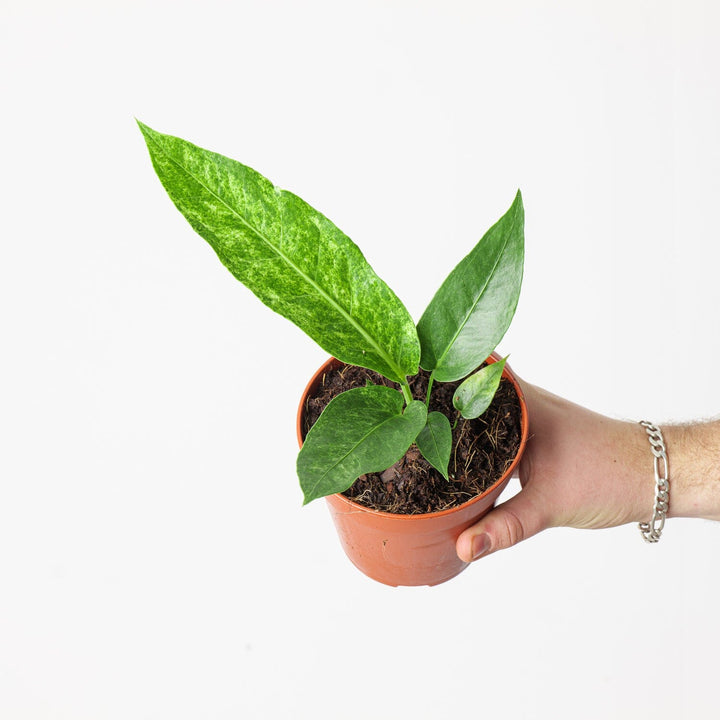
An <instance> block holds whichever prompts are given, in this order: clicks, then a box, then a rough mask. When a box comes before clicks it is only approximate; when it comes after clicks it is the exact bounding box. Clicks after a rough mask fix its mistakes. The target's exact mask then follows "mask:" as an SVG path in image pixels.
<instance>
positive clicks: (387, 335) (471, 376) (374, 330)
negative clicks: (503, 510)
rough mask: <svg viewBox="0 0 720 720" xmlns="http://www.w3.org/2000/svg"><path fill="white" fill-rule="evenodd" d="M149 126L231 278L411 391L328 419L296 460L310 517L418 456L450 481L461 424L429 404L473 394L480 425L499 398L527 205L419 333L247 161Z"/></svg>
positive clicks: (349, 245) (352, 360) (329, 234)
mask: <svg viewBox="0 0 720 720" xmlns="http://www.w3.org/2000/svg"><path fill="white" fill-rule="evenodd" d="M138 124H139V127H140V130H141V131H142V134H143V136H144V138H145V142H146V143H147V147H148V150H149V151H150V157H151V159H152V163H153V166H154V168H155V171H156V173H157V175H158V177H159V178H160V181H161V183H162V184H163V186H164V187H165V190H166V191H167V193H168V195H169V196H170V198H171V199H172V201H173V203H174V204H175V206H176V207H177V208H178V210H179V211H180V212H181V213H182V214H183V215H184V216H185V217H186V218H187V220H188V222H189V223H190V225H191V226H192V227H193V229H194V230H195V231H196V232H197V233H198V234H199V235H201V236H202V237H203V238H204V239H205V240H207V242H208V243H209V244H210V245H211V246H212V248H213V250H215V252H216V253H217V255H218V257H219V258H220V260H221V262H222V263H223V264H224V265H225V266H226V267H227V268H228V270H230V272H231V273H232V274H233V275H234V276H235V277H236V278H237V279H238V280H240V282H242V283H243V284H244V285H246V286H247V287H248V288H249V289H250V290H251V291H252V292H253V293H254V294H255V295H256V296H257V297H258V298H259V299H260V300H261V301H262V302H263V303H265V305H267V306H268V307H269V308H271V309H272V310H274V311H275V312H277V313H280V314H281V315H283V316H284V317H286V318H288V319H289V320H291V321H292V322H293V323H295V324H296V325H297V326H298V327H300V328H301V329H302V330H303V331H304V332H305V333H307V334H308V335H309V336H310V337H311V338H312V339H313V340H315V342H317V343H318V344H319V345H320V346H321V347H322V348H323V349H324V350H326V351H327V352H328V353H330V354H331V355H333V356H334V357H336V358H337V359H338V360H341V361H342V362H344V363H348V364H351V365H359V366H361V367H364V368H368V369H370V370H374V371H376V372H378V373H380V374H381V375H383V376H384V377H385V378H387V379H388V380H391V381H393V382H394V383H396V384H397V386H398V387H399V389H398V390H396V389H393V388H390V387H387V386H385V385H368V386H366V387H359V388H354V389H352V390H347V391H346V392H343V393H341V394H340V395H338V396H337V397H335V398H334V399H333V400H332V401H331V402H330V404H329V405H328V406H327V407H326V408H325V410H324V411H323V413H322V415H321V416H320V418H319V419H318V421H317V422H316V423H315V425H313V427H312V428H311V429H310V431H309V432H308V434H307V436H306V438H305V442H304V444H303V446H302V449H301V450H300V454H299V456H298V460H297V472H298V476H299V479H300V486H301V488H302V490H303V494H304V499H305V503H307V502H310V501H311V500H314V499H316V498H319V497H323V496H325V495H330V494H333V493H338V492H343V491H345V490H347V489H348V488H349V487H350V486H351V485H352V484H353V482H354V481H355V480H356V479H357V478H358V477H360V475H363V474H365V473H371V472H381V471H383V470H385V469H387V468H389V467H391V466H392V465H393V464H394V463H396V462H397V461H398V460H400V459H401V458H402V457H403V455H404V454H405V453H406V452H407V450H408V449H409V448H410V446H411V445H412V444H413V443H415V445H417V447H418V449H419V450H420V452H421V453H422V454H423V456H424V457H425V459H426V460H427V461H428V462H429V463H430V464H431V465H432V466H433V467H434V468H436V469H437V470H438V471H439V472H440V473H441V474H442V475H443V476H444V477H445V478H448V465H449V460H450V456H451V452H452V428H451V420H450V418H448V417H447V416H446V415H444V414H443V413H440V412H437V411H432V412H429V410H428V408H429V406H430V394H431V392H432V388H433V385H434V383H436V382H438V383H443V382H456V381H459V380H462V382H461V383H460V384H459V386H458V388H457V390H456V392H455V394H454V398H453V403H454V406H455V408H456V410H457V411H458V412H459V413H460V414H462V416H463V417H465V418H468V419H470V418H476V417H479V416H480V415H481V414H482V413H483V412H485V410H486V409H487V408H488V407H489V405H490V403H491V401H492V398H493V396H494V394H495V391H496V390H497V388H498V386H499V383H500V378H501V375H502V371H503V367H504V365H505V359H503V360H500V361H498V362H495V363H491V364H488V365H486V366H484V367H481V366H482V364H483V362H484V361H485V360H486V358H488V357H489V356H490V354H491V353H492V352H493V350H494V349H495V347H496V345H497V344H498V342H500V340H501V339H502V337H503V335H504V334H505V332H506V330H507V328H508V326H509V325H510V321H511V319H512V317H513V315H514V313H515V308H516V306H517V302H518V297H519V294H520V285H521V282H522V273H523V256H524V231H523V226H524V211H523V205H522V197H521V195H520V192H519V191H518V193H517V195H516V197H515V199H514V201H513V203H512V205H511V206H510V209H509V210H508V211H507V212H506V213H505V215H503V216H502V217H501V218H500V220H498V222H497V223H496V224H495V225H493V226H492V227H491V228H490V230H488V231H487V232H486V233H485V235H484V236H483V237H482V239H481V240H480V241H479V242H478V243H477V245H475V247H474V248H473V249H472V250H471V251H470V253H469V254H468V255H467V256H466V257H465V258H463V259H462V260H461V261H460V263H459V264H458V265H457V266H456V267H455V268H454V270H452V272H451V273H450V274H449V275H448V277H447V278H446V280H445V282H444V283H443V284H442V286H441V287H440V289H439V290H438V291H437V293H436V294H435V296H434V297H433V299H432V300H431V302H430V304H429V305H428V307H427V309H426V310H425V312H424V313H423V315H422V317H421V318H420V321H419V322H418V323H417V325H416V324H415V323H414V322H413V319H412V317H411V316H410V313H409V312H408V311H407V309H406V308H405V306H404V305H403V303H402V302H401V301H400V300H399V299H398V297H397V296H396V295H395V293H394V292H393V291H392V290H391V289H390V288H389V287H388V285H386V284H385V282H383V281H382V280H381V279H380V278H379V277H378V276H377V275H376V274H375V272H374V271H373V269H372V268H371V267H370V265H369V264H368V262H367V260H366V259H365V257H364V256H363V254H362V252H361V251H360V249H359V248H358V247H357V245H355V243H354V242H353V241H352V240H350V238H349V237H347V236H346V235H345V234H344V233H343V232H342V231H341V230H339V229H338V228H337V227H336V226H335V225H334V224H333V223H332V222H331V221H330V220H328V219H327V218H326V217H325V216H324V215H322V214H321V213H319V212H318V211H317V210H315V209H313V208H312V207H310V205H308V204H307V203H306V202H304V201H303V200H301V199H300V198H299V197H298V196H297V195H294V194H293V193H291V192H288V191H287V190H281V189H280V188H278V187H276V186H275V185H273V184H272V183H271V182H270V181H269V180H268V179H267V178H265V177H263V176H262V175H260V174H259V173H258V172H256V171H255V170H253V169H251V168H249V167H247V166H245V165H242V164H241V163H239V162H237V161H235V160H231V159H230V158H227V157H224V156H223V155H219V154H217V153H214V152H210V151H208V150H204V149H202V148H200V147H197V146H196V145H193V144H191V143H189V142H187V141H185V140H182V139H180V138H177V137H173V136H170V135H164V134H162V133H159V132H156V131H155V130H152V129H151V128H149V127H148V126H147V125H144V124H143V123H140V122H139V123H138ZM420 368H422V369H423V370H426V371H427V372H429V373H430V377H429V381H428V387H427V394H426V396H425V397H423V398H415V397H413V396H412V392H411V389H410V383H409V381H408V378H410V377H412V376H414V375H416V374H417V373H418V372H419V369H420ZM478 368H481V369H479V370H478ZM463 378H464V380H463Z"/></svg>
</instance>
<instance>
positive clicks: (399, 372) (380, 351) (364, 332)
mask: <svg viewBox="0 0 720 720" xmlns="http://www.w3.org/2000/svg"><path fill="white" fill-rule="evenodd" d="M150 139H151V142H152V143H153V144H154V145H155V146H156V147H158V148H159V149H160V151H161V152H162V153H163V155H165V157H166V158H167V159H168V160H170V162H172V163H173V164H174V165H176V166H177V167H178V168H180V170H182V171H183V172H184V173H186V174H187V175H188V176H189V177H191V178H192V179H193V180H194V181H195V182H196V183H197V184H198V185H200V186H201V187H203V188H205V190H206V191H207V192H208V193H210V195H212V196H213V197H214V198H216V199H217V200H218V201H219V202H220V203H222V204H223V205H224V206H225V207H226V208H227V209H228V210H229V211H230V212H231V213H232V214H233V215H235V216H236V217H237V218H238V219H239V220H240V221H241V222H242V223H243V224H244V225H245V226H246V227H247V228H249V229H250V230H251V231H252V232H254V233H255V234H256V235H257V236H258V237H259V238H260V239H261V240H262V241H263V242H264V243H265V244H266V245H267V246H268V247H269V248H270V249H271V250H273V252H275V254H276V255H278V257H280V258H281V259H282V260H283V261H285V262H286V263H287V264H288V265H289V266H290V267H291V268H292V269H293V270H294V271H295V272H296V273H297V274H298V275H299V276H300V277H301V278H302V279H303V280H305V281H306V282H307V283H308V284H309V285H311V286H312V287H314V288H315V289H316V290H317V292H318V293H319V294H320V295H321V296H322V297H324V298H325V299H326V300H327V301H328V302H329V303H330V305H332V306H333V307H334V308H335V309H336V310H337V311H338V312H339V313H340V314H341V315H342V316H343V317H344V318H345V319H346V320H347V321H348V322H349V323H350V325H352V326H353V327H354V328H355V329H356V330H357V331H358V332H359V333H360V334H361V335H362V337H363V338H365V340H366V341H367V342H368V343H369V344H370V345H371V346H372V347H373V348H374V349H375V351H376V352H377V353H378V355H379V356H380V357H382V359H383V360H385V362H386V363H387V364H388V365H389V367H391V368H392V369H393V370H394V371H395V373H396V375H397V377H398V378H399V379H400V380H402V379H403V378H404V377H405V373H404V372H403V371H402V370H401V369H400V368H398V366H397V365H396V364H395V362H394V360H393V359H392V358H391V357H390V356H388V355H387V353H386V352H385V351H384V349H383V348H382V347H381V346H380V345H378V343H377V342H376V341H375V339H374V338H373V337H372V335H370V334H369V333H368V331H367V330H366V329H365V328H364V327H363V326H362V325H361V324H360V323H358V322H357V320H356V319H355V318H354V317H353V316H352V315H350V314H349V313H348V312H347V310H345V308H343V307H342V305H340V304H339V303H338V302H337V301H336V300H335V298H334V297H332V295H328V293H327V292H325V290H324V289H323V288H322V287H320V285H318V284H317V283H316V282H314V281H313V280H312V278H311V277H310V276H309V275H307V274H306V273H305V272H303V271H302V270H301V269H300V268H299V267H298V266H297V265H296V264H295V263H294V262H293V261H292V260H291V259H290V258H289V257H288V256H287V255H285V254H284V253H283V252H282V251H281V250H280V249H279V248H277V247H276V246H275V245H273V244H272V242H271V241H270V240H269V239H268V238H267V237H265V235H264V234H263V233H262V232H260V231H259V230H258V229H257V228H255V227H253V226H252V225H251V224H250V223H249V222H248V221H247V220H246V219H245V218H244V217H243V216H242V215H241V214H240V213H238V212H237V210H235V208H233V207H232V206H231V205H228V203H227V202H226V201H225V200H224V199H223V198H222V197H220V196H219V195H218V194H217V193H216V192H214V191H213V190H212V188H209V187H208V186H207V185H206V184H205V183H204V182H202V180H200V179H198V178H197V177H196V176H195V175H194V174H193V173H192V172H190V171H189V170H188V169H187V168H186V167H185V166H184V165H182V164H181V163H179V162H178V161H177V160H176V159H175V158H174V157H172V156H171V155H170V154H169V153H168V152H167V151H166V150H165V148H164V147H163V146H162V145H161V144H160V143H159V142H158V141H157V140H156V139H155V138H153V137H151V138H150ZM273 189H275V190H278V188H275V186H274V185H273ZM281 192H282V191H281Z"/></svg>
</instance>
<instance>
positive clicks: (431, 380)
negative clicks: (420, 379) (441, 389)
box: [425, 373, 435, 410]
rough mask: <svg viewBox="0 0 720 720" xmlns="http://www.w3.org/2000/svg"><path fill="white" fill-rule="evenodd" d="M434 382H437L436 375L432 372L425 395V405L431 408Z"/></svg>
mask: <svg viewBox="0 0 720 720" xmlns="http://www.w3.org/2000/svg"><path fill="white" fill-rule="evenodd" d="M433 382H435V376H434V375H433V374H432V373H430V379H429V380H428V386H427V393H426V395H425V407H426V408H428V410H429V409H430V391H431V390H432V386H433Z"/></svg>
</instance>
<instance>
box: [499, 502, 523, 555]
mask: <svg viewBox="0 0 720 720" xmlns="http://www.w3.org/2000/svg"><path fill="white" fill-rule="evenodd" d="M501 533H502V539H503V547H510V546H511V545H516V544H517V543H519V542H522V541H523V540H524V539H525V535H526V533H525V526H524V525H523V523H522V520H521V519H520V518H519V517H518V516H517V515H516V514H515V513H514V512H513V511H512V510H505V512H504V513H503V514H502V528H501Z"/></svg>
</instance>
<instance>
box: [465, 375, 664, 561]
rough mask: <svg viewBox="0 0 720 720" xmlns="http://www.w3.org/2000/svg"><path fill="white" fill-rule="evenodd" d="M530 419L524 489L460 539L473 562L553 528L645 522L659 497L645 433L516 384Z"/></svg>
mask: <svg viewBox="0 0 720 720" xmlns="http://www.w3.org/2000/svg"><path fill="white" fill-rule="evenodd" d="M519 383H520V387H521V388H522V391H523V393H524V395H525V400H526V402H527V406H528V417H529V420H530V436H529V439H528V443H527V446H526V449H525V453H524V455H523V457H522V459H521V461H520V466H519V475H520V484H521V486H522V490H521V491H520V492H519V493H518V494H517V495H515V496H514V497H512V498H510V500H508V501H507V502H505V503H503V504H502V505H499V506H498V507H496V508H494V509H493V510H491V511H490V512H489V513H488V514H487V515H485V516H484V517H483V518H482V519H481V520H479V521H478V522H477V523H476V524H475V525H473V526H472V527H470V528H468V529H467V530H465V531H464V532H463V533H462V534H461V535H460V537H459V538H458V540H457V545H456V549H457V554H458V556H459V557H460V558H461V559H462V560H464V561H466V562H470V561H472V560H476V559H478V558H479V557H482V556H484V555H488V554H490V553H493V552H495V551H496V550H502V549H504V548H507V547H510V546H511V545H515V544H516V543H518V542H520V541H521V540H524V539H526V538H529V537H531V536H532V535H535V534H536V533H538V532H540V531H541V530H545V529H547V528H550V527H558V526H567V527H574V528H608V527H613V526H616V525H622V524H624V523H629V522H641V521H647V520H648V518H649V515H650V513H651V511H652V502H653V498H654V489H653V470H652V456H651V454H650V447H649V444H648V440H647V436H646V434H645V431H644V430H643V429H642V427H640V426H639V425H638V424H636V423H631V422H623V421H619V420H612V419H610V418H607V417H604V416H603V415H599V414H598V413H595V412H592V411H590V410H587V409H586V408H583V407H580V406H579V405H575V404H574V403H571V402H569V401H568V400H564V399H562V398H559V397H557V396H556V395H553V394H551V393H549V392H547V391H545V390H542V389H540V388H538V387H535V386H534V385H530V384H529V383H526V382H524V381H522V380H519Z"/></svg>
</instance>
